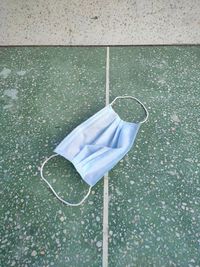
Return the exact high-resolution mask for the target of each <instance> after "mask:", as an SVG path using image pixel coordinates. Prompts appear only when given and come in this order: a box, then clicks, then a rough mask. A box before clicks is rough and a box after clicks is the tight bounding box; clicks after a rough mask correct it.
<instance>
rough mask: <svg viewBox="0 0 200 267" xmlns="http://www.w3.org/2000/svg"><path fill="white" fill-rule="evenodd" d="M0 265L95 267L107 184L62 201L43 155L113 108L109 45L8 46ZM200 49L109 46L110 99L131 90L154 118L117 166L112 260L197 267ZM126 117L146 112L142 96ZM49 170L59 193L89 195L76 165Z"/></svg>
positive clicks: (61, 163) (3, 77) (3, 71)
mask: <svg viewBox="0 0 200 267" xmlns="http://www.w3.org/2000/svg"><path fill="white" fill-rule="evenodd" d="M0 59H1V60H0V85H1V86H0V90H1V106H0V108H1V119H0V125H1V137H0V138H1V147H2V149H1V169H0V171H1V173H2V174H1V180H0V183H1V186H0V188H1V189H0V191H1V203H2V204H1V216H0V217H1V219H0V220H1V233H0V234H1V245H0V248H1V256H0V258H1V264H0V265H1V266H4V267H7V266H9V267H10V266H20V267H26V266H31V267H38V266H55V267H66V266H73V267H79V266H80V267H86V266H87V267H88V266H92V267H98V266H101V262H102V204H103V180H101V181H100V182H98V184H97V185H96V186H95V187H94V188H93V190H92V194H91V195H90V196H89V198H88V200H87V201H86V202H85V203H84V204H83V205H82V206H81V207H67V206H64V205H63V204H61V203H60V202H59V201H58V200H57V199H56V198H55V197H54V196H53V195H52V193H51V192H50V191H49V190H48V189H47V187H46V185H45V184H44V182H43V181H42V180H41V179H40V175H39V169H40V166H41V163H42V161H43V160H44V159H45V158H46V157H48V156H50V155H51V154H52V151H53V149H54V148H55V146H56V145H57V144H58V143H59V142H60V141H61V140H62V139H63V138H64V137H65V136H66V135H67V134H68V133H70V131H71V130H72V129H73V128H74V127H75V126H77V125H78V124H80V123H81V122H82V121H84V120H86V119H87V118H88V117H90V116H91V115H92V114H94V113H95V112H97V111H98V110H100V109H101V108H103V107H104V105H105V60H106V48H75V47H74V48H64V47H63V48H56V47H51V48H36V47H35V48H1V49H0ZM199 69H200V47H198V46H196V47H195V46H191V47H189V46H188V47H176V46H172V47H165V46H164V47H126V48H125V47H117V48H114V47H112V48H110V100H112V99H113V98H114V97H116V96H118V95H133V96H136V97H138V98H139V99H140V100H141V101H143V102H144V103H145V104H146V106H147V108H148V110H149V113H150V117H149V120H148V122H147V123H145V124H144V125H142V127H141V129H140V131H139V133H138V136H137V140H136V142H135V145H134V148H133V149H132V150H131V151H130V152H129V153H128V154H127V155H126V156H125V158H124V159H123V160H121V162H120V163H119V164H118V165H117V166H116V167H115V168H114V169H113V170H112V171H111V172H109V191H110V204H109V266H111V267H122V266H123V267H124V266H126V267H140V266H141V267H149V266H155V267H160V266H166V267H169V266H173V267H174V266H180V267H184V266H185V267H188V266H189V267H193V266H194V267H198V266H200V261H199V259H200V253H199V245H200V236H199V233H200V217H199V214H200V208H199V207H200V205H199V196H200V187H199V167H200V163H199V161H198V159H199V148H200V145H199V107H200V102H199V88H200V78H199ZM114 108H115V110H116V111H117V112H118V113H119V115H120V116H121V118H122V119H124V120H127V121H137V120H139V119H141V118H142V116H143V115H144V114H143V113H142V110H141V108H140V107H139V106H138V105H137V104H135V103H134V102H131V100H129V101H125V100H121V101H118V103H116V105H115V106H114ZM45 175H46V176H47V178H48V179H49V181H50V182H51V183H52V184H53V186H54V187H55V189H56V190H57V191H58V192H59V194H60V195H61V196H63V197H64V198H66V199H69V200H71V201H72V200H73V201H78V200H79V199H80V198H81V197H82V196H83V195H84V194H85V192H86V191H87V185H86V184H85V183H84V182H82V181H81V179H80V177H79V175H78V174H77V173H76V171H75V170H74V168H73V166H72V165H71V164H70V163H69V162H67V161H66V160H64V159H62V158H61V157H60V158H56V159H52V161H51V162H49V164H48V166H47V167H46V168H45Z"/></svg>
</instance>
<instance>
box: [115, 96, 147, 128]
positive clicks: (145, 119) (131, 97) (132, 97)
mask: <svg viewBox="0 0 200 267" xmlns="http://www.w3.org/2000/svg"><path fill="white" fill-rule="evenodd" d="M119 98H130V99H134V100H135V101H137V102H138V103H139V104H140V105H141V106H142V107H143V109H144V111H145V113H146V117H145V118H144V120H142V121H140V123H144V122H145V121H147V119H148V117H149V112H148V110H147V108H146V107H145V105H144V104H143V103H142V102H141V101H140V100H139V99H137V98H136V97H134V96H128V95H125V96H117V97H115V99H114V100H113V101H112V102H111V103H110V105H111V106H112V105H113V104H114V102H115V101H116V100H117V99H119Z"/></svg>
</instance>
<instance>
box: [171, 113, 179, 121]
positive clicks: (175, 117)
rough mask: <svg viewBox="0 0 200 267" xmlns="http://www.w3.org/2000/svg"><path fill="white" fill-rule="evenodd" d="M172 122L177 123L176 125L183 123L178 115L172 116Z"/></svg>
mask: <svg viewBox="0 0 200 267" xmlns="http://www.w3.org/2000/svg"><path fill="white" fill-rule="evenodd" d="M171 120H172V121H173V122H175V123H180V122H181V121H180V119H179V117H178V115H176V114H172V115H171Z"/></svg>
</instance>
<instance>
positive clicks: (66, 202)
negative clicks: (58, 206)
mask: <svg viewBox="0 0 200 267" xmlns="http://www.w3.org/2000/svg"><path fill="white" fill-rule="evenodd" d="M57 156H59V155H58V154H53V155H51V156H50V157H48V158H47V159H46V160H45V161H44V162H43V163H42V166H41V168H40V175H41V178H42V180H43V181H45V183H46V184H47V185H48V186H49V188H50V189H51V191H52V192H53V194H54V195H55V196H56V197H57V199H59V200H60V201H61V202H62V203H64V204H65V205H68V206H74V207H76V206H79V205H81V204H82V203H83V202H84V201H85V200H86V198H87V197H88V196H89V194H90V192H91V188H92V186H90V187H89V190H88V192H87V194H86V195H85V196H84V198H83V199H82V200H81V201H80V202H78V203H71V202H68V201H66V200H64V199H63V198H61V197H60V196H59V195H58V194H57V193H56V191H55V190H54V189H53V187H52V185H51V184H50V183H49V182H48V181H47V179H46V178H45V177H44V175H43V170H44V166H45V164H46V163H47V162H48V161H49V160H50V159H52V158H54V157H57Z"/></svg>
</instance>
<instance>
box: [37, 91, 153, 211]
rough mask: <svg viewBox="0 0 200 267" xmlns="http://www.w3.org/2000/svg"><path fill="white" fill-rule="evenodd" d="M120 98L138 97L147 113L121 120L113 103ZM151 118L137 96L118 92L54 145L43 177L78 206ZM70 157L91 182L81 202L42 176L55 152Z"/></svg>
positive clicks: (83, 177)
mask: <svg viewBox="0 0 200 267" xmlns="http://www.w3.org/2000/svg"><path fill="white" fill-rule="evenodd" d="M118 98H131V99H134V100H135V101H137V102H138V103H139V104H140V105H141V106H142V107H143V108H144V111H145V113H146V117H145V119H144V120H143V121H141V122H139V123H133V122H127V121H124V120H122V119H121V118H120V117H119V115H118V114H117V113H116V112H115V111H114V109H113V108H112V105H113V104H114V102H115V101H116V100H117V99H118ZM147 118H148V111H147V109H146V108H145V106H144V105H143V104H142V103H141V102H140V101H139V100H138V99H137V98H135V97H132V96H118V97H116V98H115V99H114V100H113V102H112V103H111V104H109V105H107V106H106V107H104V108H103V109H101V110H100V111H98V112H97V113H96V114H94V115H93V116H92V117H90V118H89V119H87V120H86V121H85V122H83V123H81V124H80V125H79V126H77V127H76V128H75V129H74V130H73V131H72V132H71V133H70V134H69V135H67V136H66V137H65V138H64V139H63V140H62V142H61V143H60V144H59V145H58V146H57V147H56V148H55V149H54V152H55V154H53V155H52V156H50V157H49V158H48V159H46V160H45V161H44V162H43V164H42V166H41V177H42V179H43V180H44V181H45V182H46V183H47V184H48V186H49V187H50V189H51V190H52V191H53V193H54V194H55V195H56V197H57V198H58V199H59V200H60V201H62V202H63V203H64V204H67V205H70V206H78V205H80V204H82V203H83V201H84V200H85V199H86V198H87V197H88V195H89V194H90V191H91V188H92V186H94V185H95V184H96V183H97V182H98V181H99V180H100V179H101V178H102V177H103V176H104V175H105V174H106V173H107V172H108V171H110V170H111V169H112V168H113V167H114V166H115V165H116V164H117V163H118V162H119V161H120V160H121V159H122V158H123V157H124V156H125V155H126V153H127V152H128V151H129V150H130V149H131V147H132V146H133V143H134V141H135V138H136V135H137V132H138V130H139V128H140V125H141V124H142V123H144V122H145V121H146V120H147ZM58 155H60V156H62V157H64V158H65V159H67V160H69V161H70V162H71V163H72V164H73V165H74V167H75V168H76V170H77V172H78V173H79V174H80V176H81V177H82V179H83V180H84V181H85V182H86V183H87V184H88V185H89V190H88V193H87V195H86V196H85V197H84V198H83V199H82V200H81V201H80V202H79V203H70V202H68V201H65V200H64V199H62V198H60V197H59V196H58V195H57V193H56V192H55V190H54V189H53V187H52V186H51V185H50V183H49V182H48V181H47V180H46V179H45V178H44V176H43V167H44V165H45V164H46V163H47V161H48V160H49V159H51V158H53V157H56V156H58Z"/></svg>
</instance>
